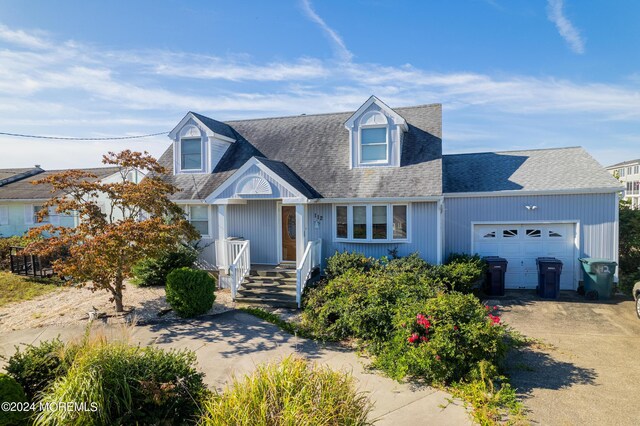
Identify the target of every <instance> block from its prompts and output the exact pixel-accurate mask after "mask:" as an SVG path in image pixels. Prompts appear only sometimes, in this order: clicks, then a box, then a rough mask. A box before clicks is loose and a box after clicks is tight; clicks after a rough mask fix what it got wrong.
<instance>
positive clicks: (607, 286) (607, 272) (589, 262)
mask: <svg viewBox="0 0 640 426" xmlns="http://www.w3.org/2000/svg"><path fill="white" fill-rule="evenodd" d="M578 260H579V261H580V263H582V269H583V270H584V294H585V295H586V296H587V298H589V299H608V298H610V297H611V292H612V290H613V275H614V274H615V273H616V266H618V264H617V263H616V262H614V261H612V260H609V259H595V258H590V257H587V258H582V259H578Z"/></svg>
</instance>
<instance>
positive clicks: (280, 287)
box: [242, 281, 296, 293]
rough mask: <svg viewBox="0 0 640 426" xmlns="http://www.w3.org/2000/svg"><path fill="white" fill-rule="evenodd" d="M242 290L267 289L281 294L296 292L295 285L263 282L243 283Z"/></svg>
mask: <svg viewBox="0 0 640 426" xmlns="http://www.w3.org/2000/svg"><path fill="white" fill-rule="evenodd" d="M242 288H246V289H267V290H270V291H275V292H282V291H293V292H294V293H295V292H296V283H295V282H294V283H291V284H280V283H277V282H275V283H265V282H260V281H258V282H248V281H245V282H243V283H242Z"/></svg>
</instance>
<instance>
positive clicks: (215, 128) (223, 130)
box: [189, 111, 236, 139]
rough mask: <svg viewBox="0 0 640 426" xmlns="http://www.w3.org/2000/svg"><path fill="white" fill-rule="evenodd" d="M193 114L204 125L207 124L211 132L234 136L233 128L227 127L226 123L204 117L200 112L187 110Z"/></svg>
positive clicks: (229, 136) (233, 137) (232, 137)
mask: <svg viewBox="0 0 640 426" xmlns="http://www.w3.org/2000/svg"><path fill="white" fill-rule="evenodd" d="M189 112H191V114H193V115H194V116H195V117H196V118H197V119H198V120H200V121H201V122H202V124H204V125H205V126H207V127H208V128H209V129H210V130H211V131H212V132H213V133H217V134H219V135H222V136H226V137H228V138H231V139H235V138H236V134H235V133H234V132H233V129H232V128H231V127H229V125H228V124H225V123H223V122H221V121H218V120H214V119H213V118H209V117H205V116H204V115H202V114H198V113H197V112H193V111H189Z"/></svg>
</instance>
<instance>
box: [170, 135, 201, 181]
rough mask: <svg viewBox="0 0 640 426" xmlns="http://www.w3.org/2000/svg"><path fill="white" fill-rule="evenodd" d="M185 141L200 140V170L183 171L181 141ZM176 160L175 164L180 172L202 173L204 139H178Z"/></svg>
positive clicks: (189, 137) (193, 137) (186, 137)
mask: <svg viewBox="0 0 640 426" xmlns="http://www.w3.org/2000/svg"><path fill="white" fill-rule="evenodd" d="M185 140H200V168H199V169H183V168H182V141H185ZM177 151H178V156H177V157H178V158H177V160H178V161H177V163H178V168H179V170H180V172H187V173H194V172H195V173H204V172H205V155H204V154H205V144H204V138H203V137H202V136H200V137H196V136H185V137H181V138H180V139H178V149H177Z"/></svg>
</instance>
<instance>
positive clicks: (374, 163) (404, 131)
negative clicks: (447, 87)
mask: <svg viewBox="0 0 640 426" xmlns="http://www.w3.org/2000/svg"><path fill="white" fill-rule="evenodd" d="M441 129H442V118H441V105H439V104H433V105H421V106H415V107H405V108H395V109H391V108H390V107H388V106H387V105H385V104H384V103H383V102H381V101H380V100H379V99H377V98H376V97H373V96H372V97H371V98H370V99H369V100H367V102H365V103H364V104H363V105H362V106H361V107H360V108H359V109H358V110H357V111H355V112H347V113H336V114H318V115H300V116H293V117H279V118H265V119H252V120H240V121H229V122H226V123H223V122H220V121H216V120H213V119H211V118H207V117H205V116H202V115H199V114H196V113H193V112H189V113H188V114H187V115H186V116H185V117H184V118H183V119H182V121H180V123H179V124H178V125H177V126H176V127H175V128H174V129H173V130H172V131H171V133H170V134H169V137H170V138H171V139H172V140H173V143H172V144H171V146H170V147H169V148H168V149H167V151H166V152H165V153H164V154H163V155H162V157H161V159H160V163H161V164H162V165H164V166H165V167H166V168H167V169H168V170H170V171H171V174H169V175H167V176H165V179H166V180H167V181H168V182H170V183H172V184H175V185H176V186H178V187H179V188H180V189H181V191H180V192H179V193H177V194H175V195H174V198H173V199H174V201H175V202H177V203H179V204H181V205H183V206H184V208H185V211H186V212H187V213H188V216H189V218H190V220H191V222H192V223H193V224H194V225H195V226H196V227H197V228H198V229H199V230H200V232H201V233H202V236H203V240H204V242H205V243H211V244H210V245H209V246H208V247H207V249H206V250H205V251H204V252H203V258H204V259H205V260H206V261H207V262H209V263H211V264H213V265H216V266H217V267H218V268H219V269H220V270H221V277H222V281H223V283H225V284H226V285H230V286H231V287H232V290H233V292H234V295H235V291H237V290H238V286H239V285H240V283H241V282H242V278H243V276H244V275H246V274H247V273H248V270H249V268H250V265H247V264H246V263H248V262H250V263H251V264H254V265H255V264H267V265H278V264H282V263H285V264H286V263H289V264H291V265H292V266H295V267H296V268H297V292H298V297H299V293H300V291H301V289H302V287H303V285H304V284H305V282H306V278H307V277H308V275H309V270H310V269H311V268H313V267H314V266H315V265H316V264H317V263H319V262H324V259H326V258H327V257H328V256H331V255H332V254H333V253H335V252H336V251H344V250H348V251H358V252H362V253H365V254H366V255H370V256H377V257H378V256H385V255H389V254H390V253H391V252H394V253H397V254H398V255H400V256H404V255H408V254H410V253H412V252H419V253H420V255H421V256H422V257H423V258H424V259H425V260H427V261H428V262H431V263H441V262H443V261H444V260H446V258H447V256H448V255H450V254H451V253H456V252H460V253H479V254H481V255H500V256H504V257H506V258H507V259H508V260H509V266H508V273H507V287H509V288H535V286H536V284H537V271H536V262H535V259H536V257H538V256H555V257H558V258H560V259H561V260H562V261H563V262H564V263H565V267H564V271H563V274H562V283H561V285H562V288H563V289H575V288H577V286H578V281H579V280H580V277H581V275H580V274H579V266H578V261H577V258H578V257H582V256H592V257H605V258H611V259H617V256H618V253H617V247H618V237H617V235H618V217H617V206H618V204H617V202H616V199H617V194H616V193H617V192H619V191H620V190H621V187H620V184H619V182H617V181H616V180H615V179H614V178H612V177H611V176H610V175H609V174H608V173H607V172H606V171H605V170H604V169H603V168H602V167H601V166H600V165H599V164H598V163H597V162H596V161H595V160H594V159H593V158H592V157H591V156H589V154H588V153H587V152H586V151H584V149H582V148H579V147H575V148H560V149H547V150H528V151H512V152H492V153H480V154H460V155H442V132H441ZM214 241H215V242H216V243H215V244H213V242H214ZM226 274H228V275H226Z"/></svg>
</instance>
